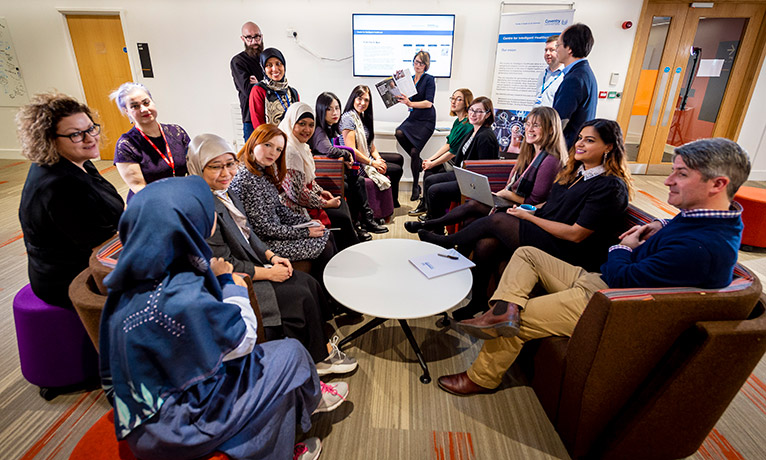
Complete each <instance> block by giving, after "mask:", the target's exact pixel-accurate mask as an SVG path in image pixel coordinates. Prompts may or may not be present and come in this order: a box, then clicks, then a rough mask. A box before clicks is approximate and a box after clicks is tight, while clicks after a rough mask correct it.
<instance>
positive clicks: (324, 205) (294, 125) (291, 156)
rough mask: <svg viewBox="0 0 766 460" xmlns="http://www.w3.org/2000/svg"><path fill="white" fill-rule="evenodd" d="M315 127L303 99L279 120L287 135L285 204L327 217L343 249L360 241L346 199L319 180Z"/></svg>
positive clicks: (320, 217)
mask: <svg viewBox="0 0 766 460" xmlns="http://www.w3.org/2000/svg"><path fill="white" fill-rule="evenodd" d="M314 126H315V123H314V110H313V109H312V108H311V106H310V105H308V104H306V103H304V102H295V103H293V104H292V105H290V107H289V108H288V109H287V112H286V113H285V117H284V119H283V120H282V121H281V122H280V123H279V129H281V130H282V132H284V133H285V135H286V136H287V145H286V146H285V155H286V157H285V158H286V163H287V171H286V173H285V178H284V180H283V181H282V189H283V190H284V198H285V204H286V205H287V207H289V208H290V209H292V210H293V211H295V212H297V213H304V214H306V215H308V216H310V217H311V218H313V219H319V220H320V221H321V220H325V222H323V223H324V224H325V225H326V226H328V227H329V226H332V227H334V228H337V229H338V230H337V233H336V235H335V242H336V244H337V245H338V249H339V250H343V249H345V248H347V247H348V246H351V245H353V244H356V243H358V242H359V238H358V237H357V232H356V230H355V229H354V224H353V221H352V219H351V213H350V211H349V209H348V204H347V203H346V201H345V200H344V199H343V198H341V197H340V196H333V195H332V193H330V192H328V191H327V190H324V189H323V188H322V187H321V186H319V184H317V182H316V165H315V163H314V157H313V155H312V154H311V147H309V145H308V141H309V139H311V136H312V135H313V134H314ZM328 224H331V225H328Z"/></svg>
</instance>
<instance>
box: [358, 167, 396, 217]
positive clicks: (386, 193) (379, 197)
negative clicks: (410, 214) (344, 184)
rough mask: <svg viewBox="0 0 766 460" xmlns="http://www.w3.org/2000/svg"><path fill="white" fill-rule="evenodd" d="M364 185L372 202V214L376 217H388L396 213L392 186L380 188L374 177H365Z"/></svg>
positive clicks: (368, 199) (368, 198)
mask: <svg viewBox="0 0 766 460" xmlns="http://www.w3.org/2000/svg"><path fill="white" fill-rule="evenodd" d="M364 186H365V188H366V189H367V201H368V202H369V203H370V208H371V209H372V214H373V215H374V216H375V218H376V219H381V218H383V219H388V217H389V216H390V215H391V214H393V213H394V196H393V194H392V192H391V188H390V187H389V188H387V189H385V190H382V191H381V190H380V189H379V188H378V186H377V185H375V182H373V181H372V179H369V178H367V177H365V178H364Z"/></svg>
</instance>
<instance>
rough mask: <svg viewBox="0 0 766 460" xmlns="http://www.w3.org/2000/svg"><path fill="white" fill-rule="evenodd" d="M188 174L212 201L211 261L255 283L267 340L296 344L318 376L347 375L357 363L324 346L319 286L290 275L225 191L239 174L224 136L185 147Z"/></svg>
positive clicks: (287, 266) (299, 274)
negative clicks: (219, 260) (200, 182)
mask: <svg viewBox="0 0 766 460" xmlns="http://www.w3.org/2000/svg"><path fill="white" fill-rule="evenodd" d="M187 161H188V165H189V173H191V174H194V175H197V176H201V177H202V178H203V179H205V182H206V183H207V185H208V186H209V187H210V191H212V192H213V197H214V198H215V200H214V201H215V214H216V218H217V224H216V226H215V230H213V235H212V236H210V237H209V238H207V243H208V245H210V249H212V251H213V257H220V258H222V259H224V260H225V261H226V262H228V263H230V264H232V266H233V270H234V271H235V272H237V273H246V274H248V275H250V277H251V278H252V279H253V290H254V291H255V295H256V298H257V299H258V306H259V307H260V310H261V316H262V317H263V326H264V331H265V333H266V339H267V340H275V339H281V338H283V337H291V338H294V339H298V340H299V341H300V342H301V343H302V344H303V346H304V347H306V349H307V350H308V351H309V354H311V357H312V359H313V360H314V362H315V363H317V371H318V372H319V375H325V374H329V373H342V372H350V371H352V370H354V369H355V368H356V361H355V360H354V359H352V358H347V357H346V356H345V354H344V353H343V352H341V351H340V350H338V349H337V346H336V345H334V344H332V343H328V341H327V335H326V334H325V332H324V329H323V327H324V325H323V320H322V317H325V318H327V317H329V315H330V308H329V306H328V305H327V301H326V299H325V296H324V293H323V292H322V287H321V286H320V284H319V282H317V281H316V280H315V279H314V278H312V277H311V276H310V275H309V274H307V273H303V272H300V271H293V266H292V264H291V263H290V261H289V260H288V259H286V258H284V257H280V256H279V255H277V254H276V253H274V252H273V251H272V250H270V249H268V247H267V246H266V245H265V244H264V243H263V241H261V240H260V239H259V238H258V237H257V236H256V235H255V233H253V231H252V230H251V229H250V227H249V226H248V223H247V217H246V216H245V210H244V207H243V206H242V202H241V201H240V200H239V197H237V195H236V194H235V193H234V192H231V191H230V190H229V184H230V183H231V180H232V178H234V174H235V173H236V172H237V158H236V156H235V153H234V149H233V148H232V147H231V146H230V145H229V143H228V142H226V141H225V140H224V139H223V138H222V137H220V136H216V135H215V134H200V135H199V136H196V137H195V138H194V139H192V141H191V144H189V153H188V156H187Z"/></svg>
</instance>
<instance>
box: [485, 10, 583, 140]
mask: <svg viewBox="0 0 766 460" xmlns="http://www.w3.org/2000/svg"><path fill="white" fill-rule="evenodd" d="M573 18H574V10H573V9H567V10H555V11H538V12H534V13H506V14H502V15H501V16H500V32H499V35H498V40H497V55H496V57H495V76H494V78H493V80H492V102H493V103H494V106H495V124H494V125H493V127H492V128H493V129H494V131H495V135H497V140H498V143H499V144H500V151H501V152H508V153H518V148H519V146H520V145H521V140H522V138H523V133H524V119H525V118H526V116H527V114H528V113H529V111H530V110H532V106H533V105H534V103H535V99H536V96H537V91H538V89H539V88H537V79H538V76H539V75H540V72H542V71H543V69H545V66H546V64H545V60H544V59H543V53H544V51H545V41H546V40H547V39H548V37H550V36H551V35H558V34H560V33H561V32H562V31H563V30H564V29H566V28H567V27H568V26H569V25H571V24H572V20H573Z"/></svg>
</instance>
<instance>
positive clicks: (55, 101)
mask: <svg viewBox="0 0 766 460" xmlns="http://www.w3.org/2000/svg"><path fill="white" fill-rule="evenodd" d="M16 127H17V129H18V135H19V139H20V141H21V151H22V153H23V154H24V156H25V157H27V158H28V159H29V160H31V161H32V165H31V166H30V168H29V174H27V180H26V182H25V183H24V189H23V190H22V192H21V203H20V205H19V220H20V221H21V230H22V231H23V232H24V244H25V245H26V248H27V257H28V261H29V263H28V271H29V282H30V284H31V285H32V291H33V292H34V293H35V295H37V296H38V297H39V298H41V299H42V300H44V301H45V302H47V303H49V304H52V305H58V306H61V307H65V308H73V307H72V304H71V302H70V300H69V293H68V292H69V284H70V283H71V282H72V280H73V279H74V278H75V277H76V276H77V275H78V274H79V273H80V272H81V271H82V270H84V269H85V268H86V267H87V266H88V258H89V257H90V254H91V251H92V250H93V248H94V247H96V246H98V245H99V244H101V243H103V242H104V241H106V240H107V239H109V238H110V237H112V236H113V235H114V234H115V233H116V232H117V222H118V221H119V219H120V215H121V214H122V210H123V209H124V207H125V205H124V203H123V201H122V198H121V197H120V195H119V194H118V193H117V190H116V189H115V188H114V186H113V185H112V184H110V183H109V182H108V181H107V180H106V179H104V178H103V177H102V176H101V174H99V173H98V170H97V169H96V167H95V166H94V165H93V163H91V160H93V159H97V158H98V157H99V133H100V132H101V127H100V126H99V125H98V124H97V123H95V122H94V121H93V114H92V113H91V111H90V109H89V108H88V106H87V105H85V104H81V103H79V102H78V101H76V100H75V99H73V98H71V97H69V96H66V95H64V94H60V93H45V94H39V95H37V96H35V97H33V98H32V101H31V102H30V103H29V104H28V105H26V106H24V107H22V108H21V109H20V110H19V113H18V114H17V115H16Z"/></svg>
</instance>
